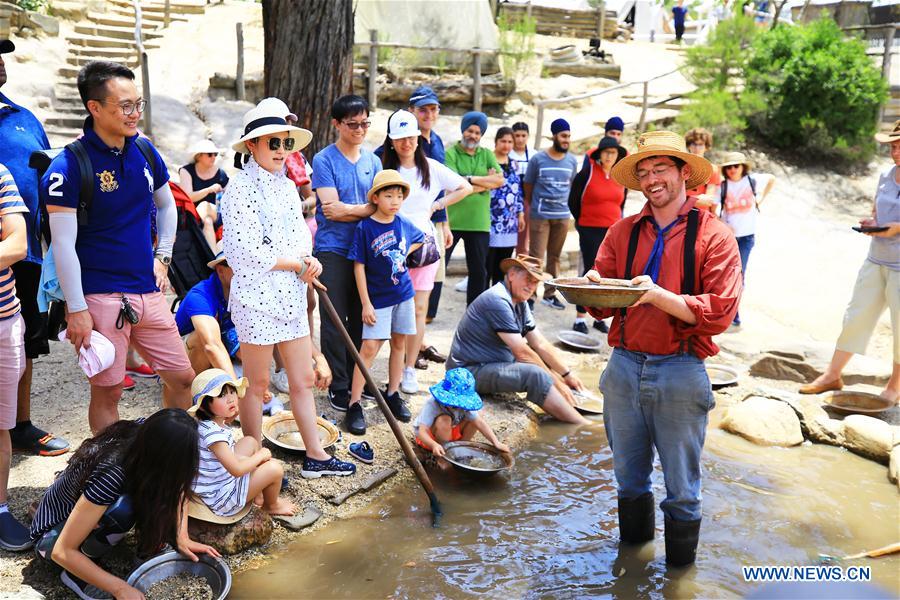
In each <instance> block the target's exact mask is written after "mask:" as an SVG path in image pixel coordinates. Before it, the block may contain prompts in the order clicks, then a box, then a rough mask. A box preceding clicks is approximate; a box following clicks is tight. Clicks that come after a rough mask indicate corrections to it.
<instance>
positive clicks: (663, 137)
mask: <svg viewBox="0 0 900 600" xmlns="http://www.w3.org/2000/svg"><path fill="white" fill-rule="evenodd" d="M653 156H672V157H675V158H678V159H681V160H683V161H684V162H685V163H687V164H688V165H689V166H690V167H691V176H690V177H689V178H688V180H687V181H686V182H685V184H684V185H685V188H686V189H692V188H695V187H697V186H698V185H701V184H703V183H706V182H707V181H709V178H710V176H711V175H712V173H713V166H712V163H711V162H709V161H708V160H706V159H705V158H703V157H702V156H697V155H696V154H691V153H690V152H688V151H687V147H686V146H685V145H684V138H683V137H682V136H680V135H678V134H677V133H675V132H672V131H648V132H647V133H643V134H641V136H640V137H639V138H638V139H637V151H636V152H635V153H634V154H629V155H628V156H626V157H625V158H623V159H622V160H620V161H619V162H617V163H616V164H615V165H614V166H613V168H612V171H611V175H612V176H613V179H615V180H616V181H618V182H619V183H620V184H622V185H624V186H625V187H627V188H628V189H630V190H638V191H639V190H640V189H641V182H640V181H639V180H638V178H637V164H638V163H639V162H641V161H642V160H645V159H647V158H651V157H653Z"/></svg>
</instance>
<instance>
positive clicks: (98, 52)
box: [69, 44, 137, 60]
mask: <svg viewBox="0 0 900 600" xmlns="http://www.w3.org/2000/svg"><path fill="white" fill-rule="evenodd" d="M69 56H90V57H94V58H98V59H100V58H103V59H108V60H120V59H121V60H126V59H129V58H137V50H136V49H135V48H134V44H129V45H128V47H127V48H116V47H112V48H93V47H90V46H75V45H72V46H69Z"/></svg>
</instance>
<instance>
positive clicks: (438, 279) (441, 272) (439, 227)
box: [432, 223, 447, 287]
mask: <svg viewBox="0 0 900 600" xmlns="http://www.w3.org/2000/svg"><path fill="white" fill-rule="evenodd" d="M434 241H435V242H436V243H437V247H438V252H440V253H441V260H439V261H438V269H437V273H435V275H434V282H435V283H443V281H444V276H445V275H446V274H447V263H446V262H444V256H445V255H446V254H447V249H446V248H445V247H444V224H443V223H435V224H434ZM432 287H433V286H432Z"/></svg>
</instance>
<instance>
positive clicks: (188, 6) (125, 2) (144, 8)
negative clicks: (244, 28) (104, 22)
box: [107, 0, 206, 15]
mask: <svg viewBox="0 0 900 600" xmlns="http://www.w3.org/2000/svg"><path fill="white" fill-rule="evenodd" d="M107 4H109V5H113V6H120V7H123V8H131V7H132V3H131V2H130V1H129V0H107ZM141 12H142V13H158V14H165V12H166V5H165V3H164V2H146V1H145V2H141ZM205 12H206V3H205V2H203V3H200V2H197V3H194V2H170V3H169V14H173V15H175V14H181V15H202V14H203V13H205Z"/></svg>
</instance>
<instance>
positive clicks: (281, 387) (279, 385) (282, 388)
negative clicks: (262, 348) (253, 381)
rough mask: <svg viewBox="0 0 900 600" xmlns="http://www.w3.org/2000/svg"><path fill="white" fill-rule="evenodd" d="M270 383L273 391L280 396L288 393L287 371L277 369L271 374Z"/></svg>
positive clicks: (289, 389)
mask: <svg viewBox="0 0 900 600" xmlns="http://www.w3.org/2000/svg"><path fill="white" fill-rule="evenodd" d="M271 381H272V385H274V386H275V389H276V390H278V391H279V392H281V393H282V394H287V393H290V391H291V388H290V386H288V378H287V371H285V370H284V369H279V370H277V371H275V372H274V373H272V377H271Z"/></svg>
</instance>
